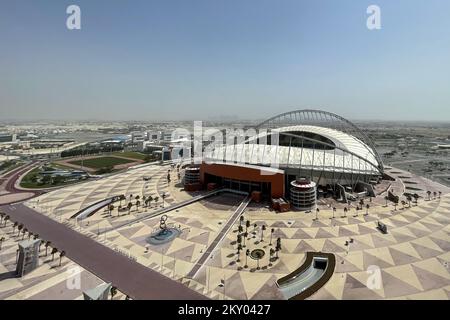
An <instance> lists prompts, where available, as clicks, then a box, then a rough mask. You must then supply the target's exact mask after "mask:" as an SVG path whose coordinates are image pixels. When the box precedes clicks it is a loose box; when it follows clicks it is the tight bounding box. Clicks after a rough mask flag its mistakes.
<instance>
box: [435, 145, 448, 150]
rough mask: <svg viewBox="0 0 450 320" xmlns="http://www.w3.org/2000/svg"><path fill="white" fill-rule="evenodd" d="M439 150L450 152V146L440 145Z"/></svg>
mask: <svg viewBox="0 0 450 320" xmlns="http://www.w3.org/2000/svg"><path fill="white" fill-rule="evenodd" d="M437 148H438V149H441V150H450V144H440V145H438V146H437Z"/></svg>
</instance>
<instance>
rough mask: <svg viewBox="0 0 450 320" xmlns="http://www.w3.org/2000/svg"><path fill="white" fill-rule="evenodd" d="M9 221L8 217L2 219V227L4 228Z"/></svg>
mask: <svg viewBox="0 0 450 320" xmlns="http://www.w3.org/2000/svg"><path fill="white" fill-rule="evenodd" d="M9 219H10V216H6V217H5V218H4V219H3V223H4V226H5V227H6V223H7V222H8V221H9Z"/></svg>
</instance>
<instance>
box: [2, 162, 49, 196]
mask: <svg viewBox="0 0 450 320" xmlns="http://www.w3.org/2000/svg"><path fill="white" fill-rule="evenodd" d="M37 165H38V163H37V162H31V163H28V164H25V165H23V166H20V167H18V168H16V169H14V170H11V171H10V172H8V173H6V174H5V175H3V176H2V177H1V179H0V181H1V184H0V185H1V188H2V189H4V190H5V191H6V192H7V194H18V193H22V194H30V196H29V197H27V198H26V199H30V198H33V197H36V196H38V195H41V194H43V193H44V192H45V191H39V190H21V189H18V188H16V182H17V180H18V179H19V178H20V177H21V176H22V175H23V174H25V173H26V172H27V171H29V170H31V169H33V168H34V167H36V166H37ZM26 199H22V198H21V199H20V200H21V201H24V200H26ZM12 202H14V201H12ZM3 204H7V203H3Z"/></svg>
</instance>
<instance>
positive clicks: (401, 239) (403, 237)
mask: <svg viewBox="0 0 450 320" xmlns="http://www.w3.org/2000/svg"><path fill="white" fill-rule="evenodd" d="M391 235H392V236H393V237H394V238H395V239H396V240H397V242H398V243H402V242H406V241H411V240H414V239H417V237H411V236H408V235H406V234H403V233H400V232H396V231H395V230H393V231H392V232H391Z"/></svg>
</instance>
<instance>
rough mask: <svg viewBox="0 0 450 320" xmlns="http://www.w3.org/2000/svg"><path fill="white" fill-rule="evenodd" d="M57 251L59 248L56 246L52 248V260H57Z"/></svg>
mask: <svg viewBox="0 0 450 320" xmlns="http://www.w3.org/2000/svg"><path fill="white" fill-rule="evenodd" d="M57 252H58V249H56V248H53V249H52V252H51V255H52V261H53V260H55V253H57Z"/></svg>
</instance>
